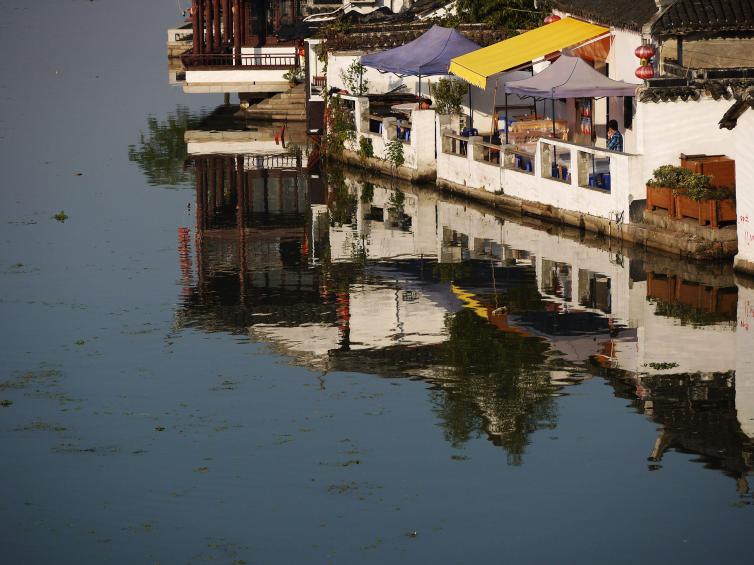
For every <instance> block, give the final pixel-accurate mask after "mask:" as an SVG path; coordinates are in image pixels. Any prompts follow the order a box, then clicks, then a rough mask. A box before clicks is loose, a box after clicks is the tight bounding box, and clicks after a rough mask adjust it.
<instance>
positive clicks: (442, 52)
mask: <svg viewBox="0 0 754 565" xmlns="http://www.w3.org/2000/svg"><path fill="white" fill-rule="evenodd" d="M477 49H479V45H477V44H476V43H474V42H473V41H470V40H468V39H466V38H465V37H464V36H463V35H461V34H460V33H458V32H457V31H456V30H454V29H448V28H445V27H440V26H437V25H435V26H432V28H431V29H429V31H427V32H426V33H425V34H423V35H421V36H420V37H418V38H416V39H414V40H413V41H411V42H409V43H406V44H405V45H401V46H400V47H396V48H395V49H388V50H387V51H381V52H379V53H370V54H369V55H364V56H363V57H361V63H362V64H363V65H365V66H367V67H371V68H373V69H377V70H378V71H380V72H383V73H395V74H398V75H403V76H425V77H426V76H434V75H447V74H448V67H449V66H450V60H451V59H453V58H454V57H460V56H461V55H465V54H466V53H470V52H471V51H476V50H477Z"/></svg>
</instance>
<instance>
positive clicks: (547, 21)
mask: <svg viewBox="0 0 754 565" xmlns="http://www.w3.org/2000/svg"><path fill="white" fill-rule="evenodd" d="M558 21H560V16H556V15H555V14H550V15H549V16H547V17H546V18H545V25H547V24H552V23H555V22H558Z"/></svg>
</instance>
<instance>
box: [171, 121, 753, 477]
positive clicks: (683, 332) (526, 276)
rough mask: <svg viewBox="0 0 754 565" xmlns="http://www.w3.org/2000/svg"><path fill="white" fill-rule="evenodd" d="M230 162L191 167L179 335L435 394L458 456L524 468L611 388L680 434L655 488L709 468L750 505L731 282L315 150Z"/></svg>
mask: <svg viewBox="0 0 754 565" xmlns="http://www.w3.org/2000/svg"><path fill="white" fill-rule="evenodd" d="M272 131H274V128H272ZM302 139H304V140H305V136H303V137H302ZM222 148H223V144H222V143H220V144H215V145H211V144H190V147H189V152H190V153H192V154H191V157H190V159H191V162H192V163H193V166H194V167H195V170H196V214H197V219H196V232H195V234H194V237H193V239H192V238H190V236H189V235H188V232H187V231H183V232H181V234H182V235H181V245H180V249H181V250H182V251H181V257H182V265H183V272H182V281H183V285H184V289H183V299H182V302H181V304H180V307H179V309H178V312H177V317H176V323H177V326H178V328H179V329H180V328H199V329H201V330H202V331H220V332H228V333H233V334H238V335H244V336H248V337H249V338H250V339H252V340H254V341H258V342H262V343H265V344H267V346H268V347H270V348H272V349H274V350H275V351H277V352H280V353H281V354H284V355H285V356H287V357H288V358H289V359H291V360H292V361H293V362H295V363H297V364H301V365H304V366H306V367H309V368H311V369H313V370H316V371H320V372H322V373H329V372H333V371H359V372H365V373H371V374H375V375H380V376H386V377H398V376H408V377H412V378H421V379H423V380H425V381H427V382H428V383H430V384H431V385H432V389H433V392H432V402H433V406H434V410H435V412H436V414H437V417H438V419H439V421H440V423H441V426H442V429H443V434H444V436H445V438H446V440H447V441H449V442H451V443H452V444H453V445H455V446H458V447H460V446H462V445H463V444H464V443H465V442H466V441H468V440H469V439H470V438H472V437H476V436H479V435H485V436H486V437H488V438H489V440H490V441H491V442H493V443H494V444H495V445H498V446H501V447H503V448H504V449H505V451H506V453H507V455H508V460H509V462H510V463H511V464H520V463H521V462H522V461H523V456H524V454H525V451H526V446H527V445H528V443H529V442H530V441H531V437H532V434H533V433H534V432H536V431H537V430H542V429H549V428H554V427H556V426H557V421H558V411H557V403H556V402H555V399H556V398H557V396H559V395H562V394H563V393H564V391H565V390H566V387H567V386H570V385H573V384H577V383H579V382H581V381H582V380H584V379H587V378H591V377H593V376H600V377H603V378H605V379H607V381H608V382H609V383H611V384H612V385H613V387H614V388H615V391H616V394H617V395H619V396H622V397H626V398H630V399H631V400H632V403H633V404H634V406H635V407H636V408H637V409H638V410H640V411H641V412H643V413H644V414H646V415H647V416H648V417H650V418H652V420H653V421H655V422H657V424H658V425H659V426H660V429H661V431H660V432H659V437H658V440H657V444H656V445H654V446H649V448H648V452H647V455H648V457H650V459H651V463H650V468H652V469H659V468H660V466H661V464H662V463H661V461H662V458H663V457H664V456H665V454H666V453H667V452H668V450H674V451H678V452H682V453H694V454H697V455H698V456H699V458H698V460H699V461H702V462H704V463H705V465H707V466H708V467H711V468H716V469H721V470H724V471H725V472H726V473H727V474H729V475H731V476H733V477H735V478H736V480H737V484H738V487H737V488H738V489H739V491H740V492H744V491H747V488H748V487H746V476H747V474H749V473H750V472H751V468H752V462H751V452H752V443H751V439H750V438H751V437H752V436H753V435H754V434H753V433H752V432H753V431H754V425H753V424H754V410H752V408H751V406H752V403H751V402H750V400H751V398H752V397H754V394H753V393H754V386H752V380H754V379H753V378H752V376H751V375H752V374H753V373H754V371H753V364H752V360H751V359H750V358H747V355H748V356H751V353H750V352H749V349H750V347H749V346H748V345H746V344H747V343H750V341H749V340H750V334H749V333H748V331H749V324H750V321H751V318H752V307H751V304H753V303H754V300H753V299H752V296H751V293H752V291H751V290H750V289H748V288H746V287H743V286H739V285H737V283H736V281H735V280H734V277H733V274H732V272H731V271H730V270H729V269H728V268H726V267H723V266H719V265H711V266H710V265H707V266H704V265H695V264H688V263H683V262H680V261H678V260H676V259H672V258H668V257H664V256H656V255H651V254H646V253H644V252H641V251H640V250H635V249H623V248H620V247H618V248H616V247H615V246H614V245H612V246H611V244H610V243H609V242H605V241H602V240H600V239H599V238H596V237H593V236H589V235H585V234H583V233H579V232H578V231H572V230H569V229H566V228H562V229H561V228H555V227H553V226H548V225H543V224H540V223H539V222H538V221H536V220H533V219H530V218H514V217H506V216H505V215H503V214H499V213H495V214H493V213H491V212H490V211H488V210H485V209H482V208H480V207H477V206H473V205H470V204H468V203H466V202H461V201H455V200H453V199H451V198H447V197H444V196H441V195H438V194H437V193H436V192H434V191H431V190H427V189H423V188H420V187H416V186H412V185H409V184H404V183H400V182H397V181H394V182H390V181H385V180H384V179H380V178H375V177H370V176H369V175H368V174H366V173H364V172H354V171H351V170H347V169H343V168H337V167H334V166H331V167H329V168H328V170H326V171H323V172H320V171H319V170H318V169H317V168H316V167H314V161H315V160H316V159H313V158H312V157H313V155H314V152H313V146H311V145H308V144H307V143H306V142H304V143H302V144H299V145H294V146H289V145H286V144H285V143H284V142H283V141H282V140H280V139H278V140H277V141H275V140H274V139H266V140H262V141H260V140H257V141H256V142H254V143H251V144H250V145H249V146H248V147H246V152H245V153H235V154H223V153H222ZM210 150H211V151H210ZM191 245H193V246H194V254H193V255H194V258H195V260H194V261H191V257H190V255H191V254H190V253H188V252H187V250H188V249H189V248H190V247H191ZM747 434H748V435H747Z"/></svg>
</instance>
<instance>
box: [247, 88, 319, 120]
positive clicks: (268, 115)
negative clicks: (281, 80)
mask: <svg viewBox="0 0 754 565" xmlns="http://www.w3.org/2000/svg"><path fill="white" fill-rule="evenodd" d="M246 115H247V116H249V117H250V118H258V119H262V120H281V121H289V120H290V121H304V120H306V94H305V91H304V85H298V86H296V87H294V88H292V89H290V90H288V91H286V92H281V93H279V94H275V95H274V96H272V97H270V98H267V99H265V100H262V101H261V102H259V103H258V104H255V105H254V106H251V107H250V108H249V109H248V110H247V111H246Z"/></svg>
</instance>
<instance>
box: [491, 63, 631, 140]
mask: <svg viewBox="0 0 754 565" xmlns="http://www.w3.org/2000/svg"><path fill="white" fill-rule="evenodd" d="M637 86H639V85H637V84H630V83H628V82H623V81H620V80H613V79H610V78H608V77H606V76H605V75H603V74H600V73H599V72H598V71H595V70H594V69H593V68H592V67H591V66H590V65H589V63H587V62H586V61H584V60H583V59H581V58H580V57H573V56H570V55H561V56H560V58H559V59H558V60H557V61H555V62H554V63H552V64H551V65H550V66H549V67H547V68H546V69H545V70H543V71H542V72H540V73H538V74H536V75H534V76H533V77H531V78H525V79H523V80H517V81H513V82H509V83H508V84H507V85H506V86H505V95H506V100H507V97H508V94H518V95H519V96H531V97H533V98H546V99H551V100H552V127H553V133H554V132H555V99H556V98H604V97H606V96H636V87H637ZM507 134H508V128H507V127H506V137H507ZM506 142H507V139H506Z"/></svg>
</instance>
